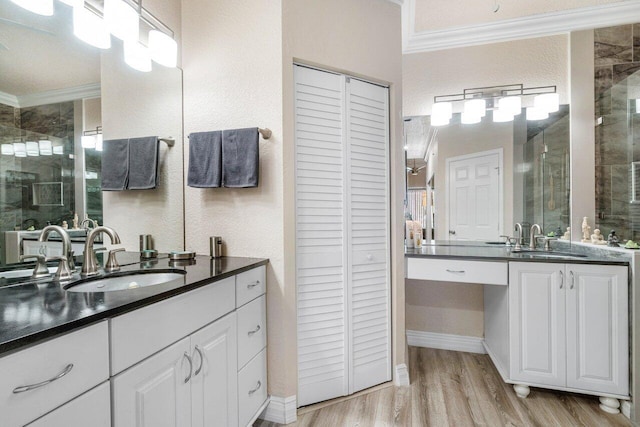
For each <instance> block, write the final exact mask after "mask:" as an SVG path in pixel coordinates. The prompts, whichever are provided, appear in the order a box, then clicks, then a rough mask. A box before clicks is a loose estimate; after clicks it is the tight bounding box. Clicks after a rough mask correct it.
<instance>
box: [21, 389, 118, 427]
mask: <svg viewBox="0 0 640 427" xmlns="http://www.w3.org/2000/svg"><path fill="white" fill-rule="evenodd" d="M89 424H90V425H91V427H111V393H110V388H109V383H108V382H105V383H103V384H101V385H99V386H98V387H96V388H94V389H93V390H91V391H88V392H86V393H85V394H83V395H82V396H79V397H76V398H75V399H73V400H72V401H71V402H69V403H65V404H64V405H62V406H61V407H59V408H58V409H56V410H55V411H53V412H50V413H48V414H47V415H45V416H44V417H42V418H39V419H38V420H36V421H34V422H33V423H31V424H29V425H28V427H86V426H87V425H89Z"/></svg>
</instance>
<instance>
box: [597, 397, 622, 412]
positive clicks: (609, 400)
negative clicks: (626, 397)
mask: <svg viewBox="0 0 640 427" xmlns="http://www.w3.org/2000/svg"><path fill="white" fill-rule="evenodd" d="M600 409H602V410H603V411H604V412H608V413H610V414H619V413H620V401H619V400H618V399H614V398H613V397H601V398H600Z"/></svg>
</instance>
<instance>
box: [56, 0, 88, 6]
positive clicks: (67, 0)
mask: <svg viewBox="0 0 640 427" xmlns="http://www.w3.org/2000/svg"><path fill="white" fill-rule="evenodd" d="M60 1H61V2H62V3H64V4H66V5H67V6H71V7H79V6H82V5H84V0H60Z"/></svg>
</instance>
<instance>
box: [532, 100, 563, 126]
mask: <svg viewBox="0 0 640 427" xmlns="http://www.w3.org/2000/svg"><path fill="white" fill-rule="evenodd" d="M533 105H534V107H535V108H537V109H539V110H541V111H546V112H547V113H555V112H556V111H558V110H559V109H560V95H559V94H557V93H545V94H542V95H536V97H535V98H533ZM534 120H535V119H534Z"/></svg>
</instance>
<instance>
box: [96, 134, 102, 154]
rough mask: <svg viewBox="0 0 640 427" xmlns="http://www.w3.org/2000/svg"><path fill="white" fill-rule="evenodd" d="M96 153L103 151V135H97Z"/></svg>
mask: <svg viewBox="0 0 640 427" xmlns="http://www.w3.org/2000/svg"><path fill="white" fill-rule="evenodd" d="M96 151H102V134H98V135H96Z"/></svg>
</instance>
